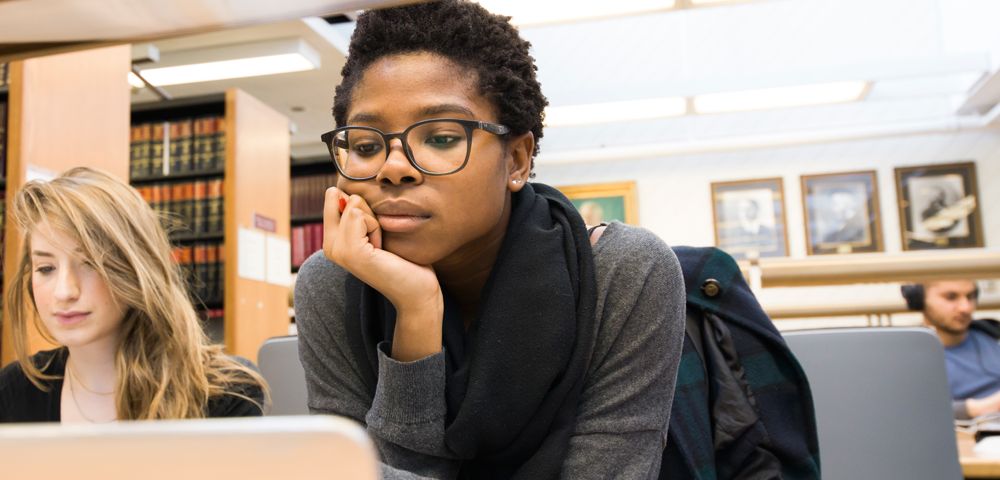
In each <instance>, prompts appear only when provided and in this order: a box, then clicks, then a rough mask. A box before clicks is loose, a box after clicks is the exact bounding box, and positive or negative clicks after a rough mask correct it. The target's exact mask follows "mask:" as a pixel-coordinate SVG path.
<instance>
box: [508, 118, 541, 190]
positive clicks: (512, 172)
mask: <svg viewBox="0 0 1000 480" xmlns="http://www.w3.org/2000/svg"><path fill="white" fill-rule="evenodd" d="M534 153H535V135H534V134H533V133H531V132H530V131H528V132H525V133H523V134H521V135H518V136H517V137H514V138H512V139H511V140H510V141H509V142H508V143H507V189H508V190H510V191H511V192H518V191H520V190H521V189H522V188H524V183H525V182H527V181H528V177H530V176H531V159H532V157H533V154H534Z"/></svg>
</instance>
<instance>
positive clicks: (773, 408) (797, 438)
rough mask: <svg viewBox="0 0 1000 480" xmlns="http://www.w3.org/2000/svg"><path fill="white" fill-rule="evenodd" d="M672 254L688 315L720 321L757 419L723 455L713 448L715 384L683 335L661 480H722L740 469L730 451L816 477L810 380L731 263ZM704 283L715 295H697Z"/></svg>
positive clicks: (683, 250) (706, 253) (793, 474)
mask: <svg viewBox="0 0 1000 480" xmlns="http://www.w3.org/2000/svg"><path fill="white" fill-rule="evenodd" d="M674 252H675V253H676V254H677V258H678V259H679V260H680V263H681V268H682V269H683V271H684V281H685V287H686V289H687V303H688V311H689V314H693V315H707V314H711V315H714V316H717V317H719V318H720V319H722V321H723V322H724V324H725V326H726V327H727V328H728V330H729V334H730V339H731V343H732V346H733V347H735V351H736V354H737V357H738V361H739V363H740V364H741V366H742V370H743V375H742V378H743V380H744V381H745V383H746V387H748V389H749V391H750V396H752V397H753V399H754V400H755V401H754V402H752V403H754V405H755V408H756V414H757V417H759V419H758V422H757V424H756V425H754V426H753V427H754V428H752V429H748V430H747V431H746V433H745V434H744V435H742V436H741V437H739V438H737V439H736V440H735V446H732V445H731V446H730V447H729V448H728V449H727V452H726V455H722V454H720V452H716V451H715V444H716V442H715V439H713V438H712V437H713V425H715V423H716V422H717V421H718V419H715V418H712V413H711V412H712V411H713V408H712V402H713V395H714V394H713V392H714V391H715V390H713V389H714V388H716V386H717V385H716V382H717V379H716V377H715V376H714V375H713V374H712V373H711V372H710V367H707V366H706V364H705V362H704V361H703V360H702V356H701V355H699V352H698V351H697V349H696V348H695V346H694V345H695V343H694V340H693V339H692V336H691V335H686V336H685V339H684V350H683V354H682V357H681V365H680V368H679V371H678V378H677V389H676V392H675V394H674V402H673V409H672V411H671V416H670V430H669V434H668V440H667V448H666V450H664V453H663V464H662V467H661V470H660V478H670V479H677V478H693V479H699V480H701V479H704V480H708V479H717V478H729V476H728V473H727V472H733V471H739V470H740V465H725V464H722V463H721V462H726V461H731V459H732V458H744V457H742V456H741V455H742V453H741V454H739V455H737V456H735V457H734V456H733V452H734V451H739V452H749V451H753V450H755V449H756V450H763V451H766V452H767V453H768V454H770V455H773V456H774V457H775V458H776V459H777V460H778V462H779V463H780V465H781V467H780V468H781V472H780V474H781V478H786V479H816V478H820V466H819V465H820V463H819V443H818V440H817V436H816V419H815V414H814V411H813V402H812V394H811V393H810V390H809V383H808V381H807V379H806V376H805V373H804V372H803V371H802V368H801V367H800V366H799V363H798V361H797V360H796V359H795V357H794V356H793V355H792V353H791V351H790V350H789V349H788V347H787V346H786V344H785V341H784V339H782V337H781V334H780V333H779V332H778V330H777V329H776V328H775V327H774V324H773V323H772V322H771V319H770V318H768V316H767V314H766V313H764V310H763V309H762V308H761V306H760V304H759V303H758V302H757V299H756V298H755V297H754V295H753V293H752V292H751V291H750V288H749V287H748V286H747V284H746V282H745V281H744V279H743V276H742V273H741V272H740V269H739V267H738V266H737V264H736V262H735V261H734V260H733V259H732V257H730V256H729V255H728V254H726V253H725V252H723V251H721V250H719V249H716V248H691V247H677V248H674ZM709 279H714V280H715V281H716V282H717V284H716V285H717V286H718V287H719V288H718V290H717V291H713V290H712V289H705V290H704V291H703V289H702V287H703V286H704V285H706V282H708V281H709ZM706 292H708V293H706ZM709 293H714V295H709ZM695 338H701V334H700V333H699V334H697V335H695ZM769 478H770V477H769Z"/></svg>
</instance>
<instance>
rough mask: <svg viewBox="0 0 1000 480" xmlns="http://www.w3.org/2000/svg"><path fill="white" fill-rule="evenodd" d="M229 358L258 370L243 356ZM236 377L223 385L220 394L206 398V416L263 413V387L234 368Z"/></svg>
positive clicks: (240, 415) (239, 415)
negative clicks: (222, 390)
mask: <svg viewBox="0 0 1000 480" xmlns="http://www.w3.org/2000/svg"><path fill="white" fill-rule="evenodd" d="M228 358H229V359H230V360H232V361H234V362H236V363H237V364H239V365H242V366H244V367H246V368H249V369H250V370H253V371H255V372H258V371H259V370H258V369H257V366H256V365H254V363H253V362H251V361H250V360H247V359H245V358H243V357H238V356H229V357H228ZM233 375H234V376H235V377H236V379H235V380H234V381H232V382H230V383H227V384H225V385H223V389H224V392H223V393H222V394H221V395H218V396H215V397H212V398H210V399H209V400H208V414H207V416H208V417H256V416H260V415H263V413H264V412H263V410H262V407H261V406H262V405H264V387H263V385H261V384H260V383H259V382H258V381H257V380H256V379H255V378H253V377H251V376H249V375H247V374H246V373H245V372H242V371H239V370H235V371H233Z"/></svg>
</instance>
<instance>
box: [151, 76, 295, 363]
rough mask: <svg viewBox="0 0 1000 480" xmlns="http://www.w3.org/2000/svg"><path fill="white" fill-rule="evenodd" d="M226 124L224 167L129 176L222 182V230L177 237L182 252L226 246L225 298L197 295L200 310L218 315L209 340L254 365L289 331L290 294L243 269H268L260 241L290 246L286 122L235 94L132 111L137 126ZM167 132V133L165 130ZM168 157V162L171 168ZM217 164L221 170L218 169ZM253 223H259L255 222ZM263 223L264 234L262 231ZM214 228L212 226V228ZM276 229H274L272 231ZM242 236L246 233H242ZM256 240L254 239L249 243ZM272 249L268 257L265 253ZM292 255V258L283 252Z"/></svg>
mask: <svg viewBox="0 0 1000 480" xmlns="http://www.w3.org/2000/svg"><path fill="white" fill-rule="evenodd" d="M214 116H218V117H220V118H221V119H222V124H221V125H220V128H221V130H222V131H224V132H225V134H224V144H223V146H222V147H221V148H223V149H224V156H223V157H222V158H221V160H220V162H219V163H221V168H209V169H204V168H183V169H182V170H183V171H180V172H178V171H176V170H170V168H171V167H168V168H167V171H169V174H167V175H166V176H164V175H162V174H159V173H157V174H153V175H150V174H148V173H147V174H144V175H142V176H137V177H135V178H133V179H132V183H133V185H134V186H136V187H137V188H142V187H144V186H150V185H171V184H174V183H177V184H181V185H185V184H186V185H190V184H192V183H195V182H216V183H217V182H218V181H220V180H221V183H222V210H223V221H222V225H221V230H219V231H206V229H204V228H190V227H191V226H190V225H188V227H189V228H188V229H187V230H181V231H179V232H175V233H173V234H172V237H171V238H172V240H173V241H174V243H175V245H179V246H181V247H184V246H191V245H192V244H194V245H199V244H206V243H207V244H210V243H213V242H219V243H221V244H222V247H221V252H220V253H221V255H220V257H221V261H220V263H221V272H220V273H221V278H222V290H223V292H222V295H221V296H219V297H218V298H200V300H201V301H200V302H196V304H198V305H199V306H200V307H203V308H205V309H208V310H213V311H218V310H219V309H221V311H222V315H221V316H213V317H211V318H209V319H208V321H207V322H206V329H207V330H208V332H209V335H210V336H212V337H213V338H214V339H215V340H217V341H221V342H223V343H225V345H226V350H227V351H228V352H229V353H232V354H236V355H240V356H243V357H246V358H249V359H251V360H254V361H256V358H257V350H258V349H259V348H260V345H261V344H262V343H263V342H264V340H266V339H268V338H270V337H273V336H278V335H285V334H287V333H288V325H289V320H288V296H289V288H288V286H287V285H285V284H280V282H279V283H272V282H270V281H262V280H259V279H255V276H253V275H248V274H247V272H248V271H249V270H244V271H243V272H241V268H240V265H241V262H243V263H244V265H261V264H264V265H265V266H268V265H269V264H271V265H273V264H274V263H278V264H282V265H285V269H286V272H287V268H288V267H287V262H288V258H283V259H282V260H283V261H282V262H268V260H267V259H266V258H261V255H265V256H266V255H269V254H273V253H274V251H273V250H269V249H266V248H265V249H264V250H263V251H262V250H261V245H260V243H259V242H258V241H257V240H260V239H266V240H267V242H268V243H275V244H280V243H281V242H284V245H288V241H289V232H290V230H289V203H288V202H289V198H290V196H289V195H290V194H289V175H288V172H289V168H290V167H289V153H290V136H289V130H288V119H287V118H286V117H285V116H284V115H282V114H280V113H278V112H276V111H275V110H273V109H271V108H270V107H268V106H267V105H265V104H263V103H262V102H260V101H259V100H257V99H256V98H254V97H252V96H250V95H249V94H247V93H245V92H243V91H240V90H237V89H231V90H228V91H226V92H225V93H224V94H218V95H210V96H205V97H197V98H186V99H177V100H171V101H166V102H156V103H149V104H138V105H135V106H133V108H132V124H133V125H137V124H143V123H148V122H154V123H159V122H167V123H168V124H169V123H170V122H179V121H182V120H184V119H199V118H211V117H214ZM165 131H166V132H168V133H167V135H168V136H169V131H170V130H169V128H165ZM164 150H166V151H167V152H168V154H167V155H168V159H167V160H166V161H165V162H164V164H167V165H170V161H169V155H170V150H169V147H167V148H165V149H164ZM216 167H218V165H216ZM255 219H256V220H255ZM262 225H263V227H264V228H263V229H262V228H260V227H261V226H262ZM208 230H214V229H208ZM268 230H273V231H268ZM241 232H242V233H241ZM251 237H252V238H251ZM265 252H270V253H265ZM286 255H287V253H286Z"/></svg>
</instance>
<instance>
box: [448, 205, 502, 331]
mask: <svg viewBox="0 0 1000 480" xmlns="http://www.w3.org/2000/svg"><path fill="white" fill-rule="evenodd" d="M509 223H510V196H509V195H508V197H507V205H506V206H505V208H504V212H503V214H502V216H501V219H500V221H499V222H497V224H496V226H495V227H494V228H493V229H491V230H490V232H488V233H487V234H486V235H484V236H483V237H481V238H479V239H477V240H475V241H472V242H469V244H468V245H466V246H465V247H463V249H462V250H461V251H458V252H455V253H454V254H453V255H451V256H450V257H448V258H446V259H444V260H442V261H440V262H438V263H436V264H434V271H435V272H436V273H437V277H438V281H440V282H441V288H443V289H444V290H445V291H447V292H448V294H449V295H450V296H451V298H452V299H454V300H455V301H456V302H458V305H459V307H460V309H461V311H462V316H463V318H465V320H466V326H468V323H469V320H470V319H472V318H474V317H475V315H476V313H477V312H478V311H479V303H480V301H481V300H482V294H483V287H485V286H486V281H487V280H489V278H490V273H491V272H492V271H493V265H494V264H495V263H496V260H497V256H498V255H499V254H500V247H501V246H502V245H503V239H504V237H505V236H506V233H507V225H508V224H509Z"/></svg>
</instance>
